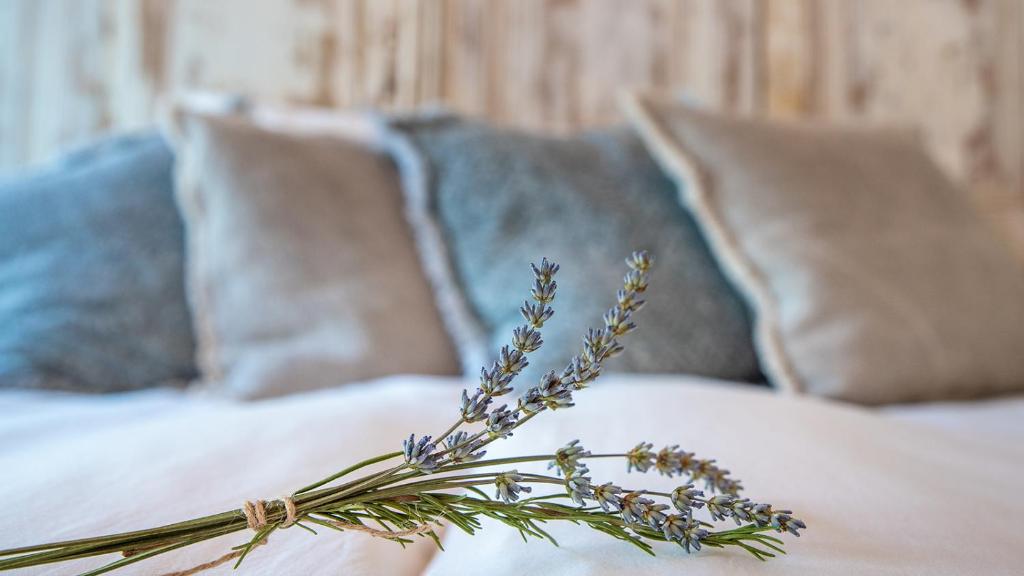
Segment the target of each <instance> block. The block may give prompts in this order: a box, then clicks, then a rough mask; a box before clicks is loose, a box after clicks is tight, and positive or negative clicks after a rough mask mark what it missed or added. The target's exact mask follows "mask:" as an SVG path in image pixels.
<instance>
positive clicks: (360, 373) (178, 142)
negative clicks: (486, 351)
mask: <svg viewBox="0 0 1024 576" xmlns="http://www.w3.org/2000/svg"><path fill="white" fill-rule="evenodd" d="M263 116H266V115H265V114H264V115H263ZM252 117H257V118H258V117H260V116H256V115H252ZM303 117H312V116H309V115H305V116H303ZM171 118H172V120H171V122H172V127H171V128H172V130H171V131H172V132H173V134H174V138H173V139H174V141H175V147H176V151H177V168H176V169H177V172H178V173H177V179H178V195H179V202H180V204H181V207H182V211H183V213H184V216H185V220H186V233H187V238H188V250H187V253H188V266H187V268H188V269H187V274H188V284H189V295H190V298H191V305H192V307H193V313H194V316H195V325H196V330H197V332H198V334H197V337H198V348H199V351H198V355H199V365H200V369H201V371H202V373H203V377H204V380H206V381H208V382H209V383H210V384H211V386H212V387H214V388H216V389H219V390H222V391H227V392H230V393H232V394H234V395H238V396H243V397H263V396H270V395H276V394H282V393H286V392H294V391H299V390H309V389H314V388H323V387H328V386H333V385H338V384H343V383H346V382H351V381H356V380H364V379H368V378H374V377H379V376H384V375H389V374H398V373H421V374H456V373H458V364H457V361H456V356H455V353H454V350H453V347H452V345H451V343H450V342H449V340H448V337H447V335H446V333H445V330H444V327H443V325H442V323H441V319H440V318H439V315H438V312H437V310H436V308H435V306H434V300H433V296H432V294H431V291H430V288H429V286H428V284H427V281H426V279H425V278H424V276H423V273H422V270H421V269H420V265H419V262H418V259H417V256H416V252H415V247H414V245H413V241H412V237H411V234H410V232H409V230H408V228H407V225H406V222H405V219H404V215H403V207H402V195H401V188H400V186H399V179H398V175H397V172H396V170H395V168H394V166H393V165H392V164H391V162H390V161H389V160H388V159H387V158H386V157H385V156H382V155H381V154H379V153H378V152H376V151H374V150H373V149H372V148H371V146H370V145H371V144H372V142H368V138H370V136H369V135H368V133H367V132H365V131H358V130H357V131H354V132H351V133H350V135H356V137H357V138H358V141H357V140H353V139H346V138H343V137H339V135H338V134H337V133H333V134H318V133H317V132H328V133H330V132H337V130H332V129H327V130H322V131H318V130H313V129H310V128H309V126H300V127H299V128H298V129H296V130H293V131H289V130H287V129H286V128H285V127H286V125H287V123H286V122H284V121H283V120H282V119H281V117H280V115H278V116H274V117H273V118H272V119H271V120H270V121H266V122H264V124H268V125H269V124H272V125H274V126H275V129H274V130H267V129H264V128H261V127H260V126H257V125H255V124H254V123H253V122H252V121H247V120H245V119H242V118H239V117H227V116H216V115H207V114H203V113H199V112H194V111H189V109H186V108H177V109H176V110H175V111H174V112H173V113H172V114H171ZM300 124H301V123H300ZM336 124H337V126H335V128H338V130H340V131H341V133H342V134H341V135H342V136H344V135H345V130H342V129H341V127H343V126H346V125H349V124H351V123H350V122H347V121H342V122H338V123H336ZM357 124H358V123H357Z"/></svg>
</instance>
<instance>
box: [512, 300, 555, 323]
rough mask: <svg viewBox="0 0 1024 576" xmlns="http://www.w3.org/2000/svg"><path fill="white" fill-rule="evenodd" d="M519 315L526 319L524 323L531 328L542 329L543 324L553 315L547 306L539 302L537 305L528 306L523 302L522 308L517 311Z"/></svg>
mask: <svg viewBox="0 0 1024 576" xmlns="http://www.w3.org/2000/svg"><path fill="white" fill-rule="evenodd" d="M519 313H520V314H522V315H523V318H524V319H526V323H527V324H529V325H530V327H532V328H543V327H544V323H545V322H547V321H548V319H549V318H551V316H552V315H553V314H554V313H555V311H554V310H553V309H552V308H550V307H549V306H548V305H547V304H545V303H543V302H539V303H537V304H530V303H529V302H524V303H523V306H522V308H520V309H519Z"/></svg>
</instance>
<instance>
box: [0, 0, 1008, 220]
mask: <svg viewBox="0 0 1024 576" xmlns="http://www.w3.org/2000/svg"><path fill="white" fill-rule="evenodd" d="M1022 28H1024V4H1022V3H1020V2H1018V0H900V1H892V0H863V1H860V0H628V1H626V0H262V1H259V2H254V1H250V0H119V1H112V0H45V1H42V0H4V2H3V3H0V169H3V168H9V167H12V166H20V165H24V164H26V163H28V162H31V161H35V160H38V159H40V158H42V157H45V156H47V155H49V154H51V153H52V152H53V151H54V150H55V149H57V148H59V147H61V146H64V145H67V144H69V143H72V142H75V141H78V140H81V139H83V138H86V137H89V136H91V135H93V134H95V133H97V132H100V131H104V130H109V129H117V128H127V127H134V126H139V125H144V124H146V123H149V122H151V121H152V119H153V115H154V110H155V102H156V100H157V98H158V97H159V96H160V95H161V94H164V93H168V92H174V91H180V90H187V89H190V88H204V89H215V90H227V91H235V92H240V93H245V94H248V95H251V96H255V97H259V98H265V99H268V100H271V101H281V102H289V103H300V104H313V105H320V106H334V107H344V106H351V105H370V104H372V105H377V106H384V107H388V108H408V107H412V106H415V105H417V104H421V103H425V102H443V103H446V104H448V105H450V106H451V107H453V108H455V109H458V110H461V111H464V112H467V113H471V114H476V115H481V116H486V117H489V118H492V119H494V120H497V121H499V122H502V123H506V124H509V125H515V126H520V127H524V128H531V129H539V130H545V131H549V132H554V133H559V132H565V131H568V130H572V129H576V128H579V127H585V126H593V125H600V124H607V123H611V122H616V121H618V120H619V115H618V113H617V110H616V106H615V94H616V92H617V90H618V89H620V88H622V87H658V88H663V89H667V90H675V91H680V92H685V93H686V94H687V95H689V96H691V97H693V98H696V99H699V100H701V101H703V102H705V103H708V104H710V105H712V106H715V107H717V108H720V109H725V110H734V111H738V112H743V113H749V114H758V115H766V116H772V117H807V118H821V119H829V120H841V121H859V120H862V119H863V120H864V121H871V122H899V123H904V124H907V123H910V124H913V125H916V126H919V127H920V128H921V129H922V130H923V131H924V133H925V134H926V136H927V139H928V142H929V145H930V146H931V149H932V151H933V153H934V154H935V156H936V158H937V159H938V160H939V161H940V163H941V164H942V165H943V166H944V167H945V168H946V169H947V170H948V171H949V173H950V174H952V175H954V176H955V177H957V178H958V179H959V180H961V181H962V182H965V183H967V184H968V185H970V186H971V189H972V190H975V194H974V196H975V199H976V200H978V202H979V203H980V204H981V205H983V206H984V207H985V208H986V209H987V210H988V211H989V212H990V213H992V214H994V215H996V216H997V217H1000V218H1004V219H1006V220H1007V221H1008V222H1010V221H1012V224H1013V225H1017V226H1019V227H1020V229H1021V230H1024V210H1021V209H1020V208H1019V206H1020V205H1021V204H1022V203H1024V185H1022V182H1024V160H1022V157H1024V130H1022V128H1024V114H1022V105H1024V104H1022V97H1024V87H1022V62H1021V52H1022V46H1021V31H1022ZM1021 235H1022V237H1024V232H1021Z"/></svg>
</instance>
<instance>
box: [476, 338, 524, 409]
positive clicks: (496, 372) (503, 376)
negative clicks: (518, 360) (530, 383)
mask: <svg viewBox="0 0 1024 576" xmlns="http://www.w3.org/2000/svg"><path fill="white" fill-rule="evenodd" d="M505 350H506V348H503V349H502V351H503V352H504V351H505ZM513 352H514V353H516V354H519V356H520V357H522V353H521V352H519V351H518V350H513ZM523 362H524V363H525V362H526V360H525V359H524V360H523ZM513 378H515V374H514V373H512V372H506V371H505V369H504V367H503V366H501V365H499V364H498V363H497V362H495V363H494V364H493V365H492V366H491V369H490V370H488V369H486V368H481V369H480V391H481V392H483V393H484V395H486V396H488V397H490V398H494V397H496V396H503V395H505V394H508V393H509V392H511V391H512V386H511V384H512V379H513Z"/></svg>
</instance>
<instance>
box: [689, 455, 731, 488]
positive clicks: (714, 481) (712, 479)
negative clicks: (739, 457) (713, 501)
mask: <svg viewBox="0 0 1024 576" xmlns="http://www.w3.org/2000/svg"><path fill="white" fill-rule="evenodd" d="M691 456H692V454H691ZM687 471H688V472H690V473H691V478H692V479H693V480H695V481H696V480H700V479H703V480H704V487H705V488H707V489H708V490H711V491H712V492H715V491H717V492H721V493H722V494H732V495H736V494H738V493H739V492H740V490H742V489H743V486H742V485H741V484H740V483H739V482H738V481H736V480H733V479H732V478H729V477H728V476H729V471H728V470H725V469H722V468H719V467H718V466H716V465H715V461H714V460H693V461H692V462H691V463H689V465H688V466H687Z"/></svg>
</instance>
